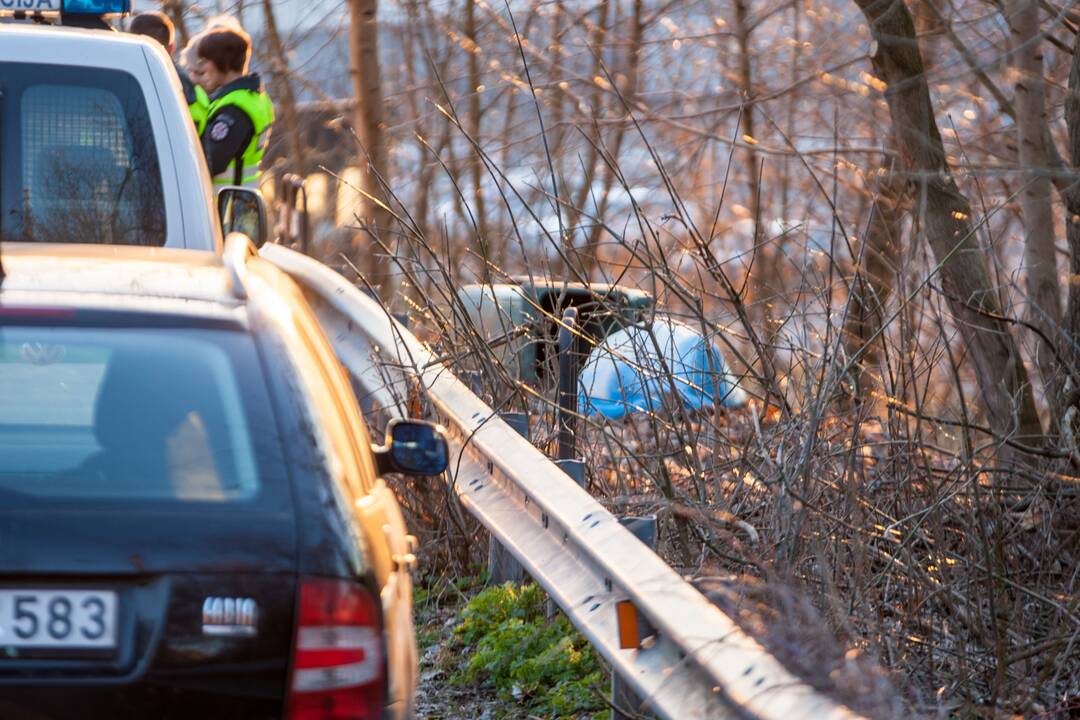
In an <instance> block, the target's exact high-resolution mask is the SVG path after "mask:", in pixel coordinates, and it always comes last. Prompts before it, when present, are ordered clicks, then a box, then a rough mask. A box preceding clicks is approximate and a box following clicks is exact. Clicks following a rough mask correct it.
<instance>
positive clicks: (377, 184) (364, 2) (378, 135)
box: [349, 0, 392, 299]
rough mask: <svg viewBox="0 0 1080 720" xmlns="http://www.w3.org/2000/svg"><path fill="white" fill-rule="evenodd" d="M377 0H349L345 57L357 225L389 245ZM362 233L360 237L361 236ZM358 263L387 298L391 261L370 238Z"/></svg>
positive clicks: (360, 254) (361, 249)
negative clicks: (355, 153) (358, 182)
mask: <svg viewBox="0 0 1080 720" xmlns="http://www.w3.org/2000/svg"><path fill="white" fill-rule="evenodd" d="M378 4H379V3H378V0H349V16H350V26H349V58H350V61H351V64H352V68H351V72H352V79H353V95H354V97H355V98H356V110H355V116H354V129H355V131H356V136H357V138H358V139H359V141H360V152H361V157H360V167H361V169H362V173H361V177H362V178H363V186H362V187H361V188H359V190H360V191H361V193H362V194H363V195H364V202H363V204H362V207H363V208H364V210H363V212H362V217H361V220H362V229H363V230H364V231H365V232H366V233H367V234H368V235H369V236H371V237H372V238H377V239H378V240H379V241H381V242H382V243H383V244H385V245H387V246H391V245H392V243H391V242H390V237H391V233H390V230H391V221H392V216H391V214H390V212H389V210H388V209H387V205H386V200H385V193H384V192H383V189H382V183H383V182H386V181H388V180H389V178H388V176H387V167H388V166H387V162H386V157H387V153H386V145H385V140H384V137H383V95H382V79H381V71H380V69H379V34H378V28H379V26H378V19H377V11H378ZM361 237H362V236H361ZM354 242H355V243H357V244H358V247H357V248H356V250H357V257H358V259H360V260H361V261H362V262H361V263H359V266H360V267H367V268H368V269H369V281H370V282H371V283H372V285H374V286H375V287H377V288H378V287H381V288H382V294H383V296H384V297H386V298H387V299H389V295H390V292H391V288H389V287H388V284H389V272H390V262H389V259H388V258H387V257H386V256H385V253H384V252H383V251H382V250H380V249H379V244H378V242H375V241H374V240H373V241H372V242H370V243H367V244H365V246H364V247H359V245H360V244H361V242H362V240H361V238H357V239H355V240H354Z"/></svg>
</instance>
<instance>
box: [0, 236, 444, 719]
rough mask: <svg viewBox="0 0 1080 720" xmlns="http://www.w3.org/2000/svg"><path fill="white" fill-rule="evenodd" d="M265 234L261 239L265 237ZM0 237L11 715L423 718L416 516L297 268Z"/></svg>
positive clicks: (0, 641)
mask: <svg viewBox="0 0 1080 720" xmlns="http://www.w3.org/2000/svg"><path fill="white" fill-rule="evenodd" d="M241 239H242V238H237V240H241ZM230 243H232V245H231V246H230V247H229V248H227V251H226V256H225V259H224V260H223V259H222V258H221V257H218V256H215V255H212V254H210V253H205V252H195V251H185V250H146V249H138V248H123V247H112V248H94V247H89V246H49V245H35V246H29V245H22V246H18V245H14V244H8V243H5V244H4V245H3V246H0V251H2V253H3V254H2V261H3V266H4V269H5V270H6V271H7V277H6V278H5V279H4V280H3V282H2V285H0V718H3V719H4V720H8V719H10V718H29V719H40V720H46V719H48V720H52V719H54V718H56V719H59V718H80V719H82V718H154V719H158V718H217V717H227V718H282V717H286V718H292V719H295V720H300V719H303V720H315V719H316V718H377V717H385V716H390V717H407V716H410V715H411V712H412V710H411V703H412V696H413V690H414V687H415V673H416V646H415V638H414V633H413V626H412V608H411V595H412V582H411V577H410V574H409V573H410V567H411V564H412V562H413V556H412V554H411V551H412V545H411V543H412V538H411V537H409V536H408V535H407V534H406V530H405V526H404V522H403V520H402V516H401V512H400V508H399V506H398V504H397V501H396V499H395V498H394V496H393V494H392V493H391V491H390V490H389V489H388V488H387V486H386V484H385V483H384V482H383V481H382V480H381V479H380V475H381V474H383V473H387V472H391V471H402V472H414V473H418V474H436V473H439V472H441V471H442V469H443V468H444V467H445V463H446V445H445V442H444V441H443V439H442V437H441V435H440V434H439V431H438V429H437V428H435V427H433V426H430V425H426V424H422V423H414V422H409V421H405V422H399V423H397V424H396V425H394V426H393V427H391V429H390V430H389V431H388V435H390V436H391V437H388V439H387V443H386V445H385V446H382V447H373V446H372V444H371V442H370V440H369V438H368V436H367V433H366V430H365V428H364V425H363V421H362V419H361V417H360V414H359V411H358V409H357V405H356V401H355V397H354V396H353V394H352V391H351V389H350V386H349V383H348V379H347V378H346V376H345V375H344V373H343V371H342V369H341V367H340V365H339V364H338V362H337V360H336V359H335V357H334V356H333V354H332V351H331V349H330V346H329V344H328V343H327V340H326V338H325V336H324V335H323V332H322V330H321V329H320V328H319V326H318V324H317V322H316V320H315V318H314V316H313V315H312V313H311V310H310V308H309V307H308V306H307V304H306V303H305V301H304V300H303V297H302V296H301V294H300V292H299V291H298V289H297V288H296V286H295V285H294V284H293V283H292V281H291V280H290V279H289V278H288V277H287V276H285V275H283V274H282V273H280V272H279V271H278V270H276V269H275V268H274V267H273V266H271V265H269V264H268V263H265V262H263V261H261V260H259V259H258V258H257V257H254V256H253V255H251V248H250V246H247V245H246V241H245V244H244V245H241V244H240V243H239V242H236V243H234V242H233V241H232V240H231V241H230Z"/></svg>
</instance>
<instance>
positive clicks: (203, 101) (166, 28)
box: [128, 12, 210, 136]
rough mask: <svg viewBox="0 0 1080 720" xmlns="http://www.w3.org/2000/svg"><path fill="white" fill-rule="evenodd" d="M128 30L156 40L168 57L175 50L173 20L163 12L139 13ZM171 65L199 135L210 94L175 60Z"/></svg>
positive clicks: (208, 104)
mask: <svg viewBox="0 0 1080 720" xmlns="http://www.w3.org/2000/svg"><path fill="white" fill-rule="evenodd" d="M128 32H130V33H132V34H133V35H145V36H147V37H149V38H153V39H154V40H157V41H158V42H159V43H161V45H162V46H163V47H164V48H165V50H166V52H168V53H169V57H172V56H173V53H174V52H175V51H176V32H175V30H174V28H173V22H172V20H170V19H169V17H168V16H167V15H165V14H164V13H160V12H144V13H139V14H138V15H136V16H135V17H134V18H132V19H131V26H130V27H129V28H128ZM173 67H174V68H176V74H177V75H178V76H179V77H180V86H181V87H182V88H183V90H184V100H186V101H187V104H188V111H189V112H190V113H191V120H192V122H194V123H195V130H196V131H197V132H198V133H199V135H200V136H201V135H202V133H203V129H204V128H205V127H206V114H207V111H208V110H209V109H210V96H209V95H207V94H206V91H205V90H203V89H202V88H201V87H200V86H198V85H196V84H195V83H193V82H192V81H191V78H190V77H189V76H188V74H187V73H186V72H184V70H183V69H182V68H181V67H180V66H179V65H177V64H176V62H175V61H174V62H173Z"/></svg>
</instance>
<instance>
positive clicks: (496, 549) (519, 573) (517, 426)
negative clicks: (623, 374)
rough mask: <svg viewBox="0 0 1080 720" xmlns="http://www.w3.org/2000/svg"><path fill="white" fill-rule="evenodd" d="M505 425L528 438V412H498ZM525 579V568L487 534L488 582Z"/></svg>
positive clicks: (519, 581) (520, 580)
mask: <svg viewBox="0 0 1080 720" xmlns="http://www.w3.org/2000/svg"><path fill="white" fill-rule="evenodd" d="M499 417H501V418H502V419H503V420H504V421H505V422H506V424H507V425H509V426H510V427H512V428H514V430H516V431H517V432H518V434H519V435H521V436H522V437H523V438H525V439H526V440H528V439H529V415H528V413H500V414H499ZM524 580H525V569H524V568H522V567H521V563H519V562H518V561H517V558H515V557H514V556H513V555H512V554H510V551H509V550H507V549H506V548H505V547H503V546H502V543H500V542H499V541H498V540H496V539H495V538H494V537H493V536H490V535H489V536H488V582H489V583H491V584H492V585H502V584H503V583H504V582H514V583H521V582H524Z"/></svg>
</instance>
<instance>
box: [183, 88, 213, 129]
mask: <svg viewBox="0 0 1080 720" xmlns="http://www.w3.org/2000/svg"><path fill="white" fill-rule="evenodd" d="M188 112H190V113H191V119H192V120H193V121H194V122H195V131H196V132H197V133H199V137H202V134H203V130H205V129H206V118H208V117H209V116H210V96H209V95H207V94H206V91H205V90H203V89H202V88H201V87H200V86H198V85H195V100H194V102H191V103H189V104H188Z"/></svg>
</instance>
